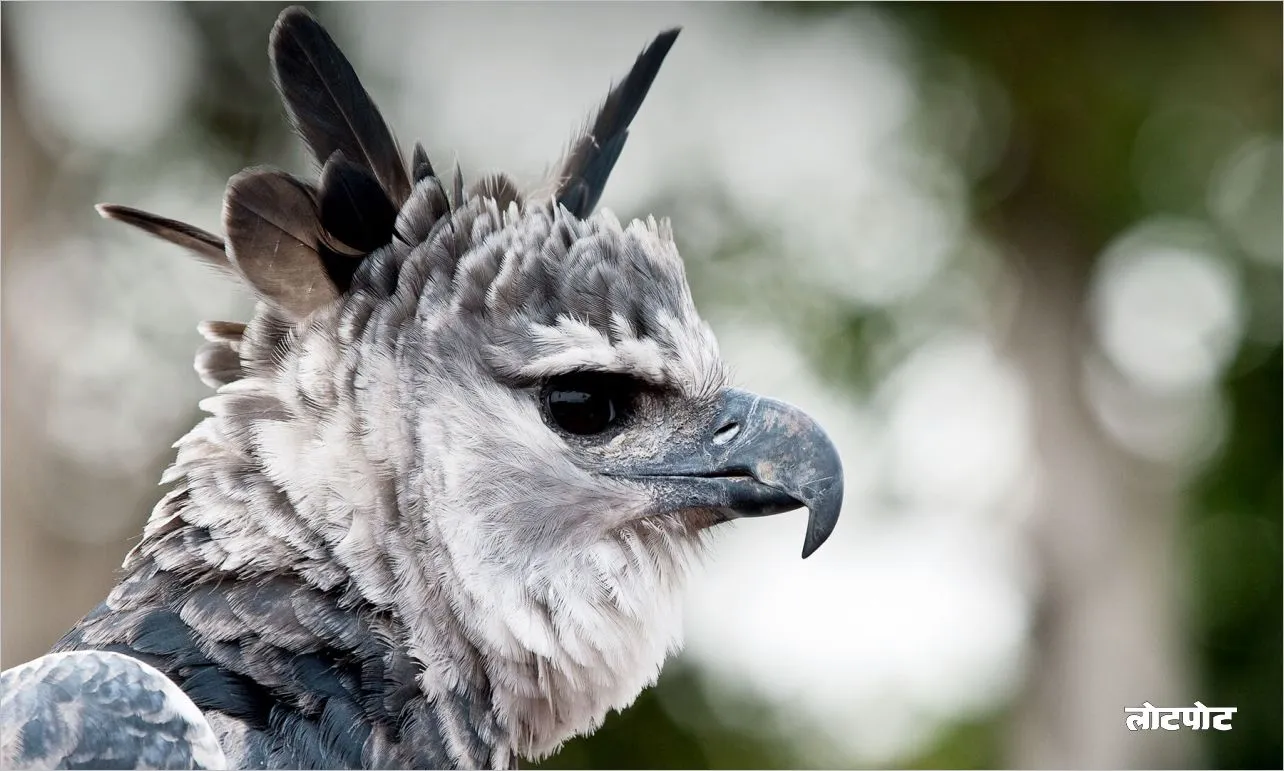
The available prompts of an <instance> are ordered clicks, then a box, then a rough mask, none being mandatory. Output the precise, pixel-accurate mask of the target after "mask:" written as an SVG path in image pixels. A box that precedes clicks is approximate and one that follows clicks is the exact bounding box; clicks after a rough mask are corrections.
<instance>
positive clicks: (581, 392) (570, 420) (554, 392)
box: [544, 372, 637, 436]
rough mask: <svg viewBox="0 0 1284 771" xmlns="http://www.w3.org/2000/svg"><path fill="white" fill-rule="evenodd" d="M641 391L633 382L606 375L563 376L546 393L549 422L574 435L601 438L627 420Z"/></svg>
mask: <svg viewBox="0 0 1284 771" xmlns="http://www.w3.org/2000/svg"><path fill="white" fill-rule="evenodd" d="M636 393H637V387H636V384H635V382H634V381H633V379H632V378H630V377H628V376H625V375H616V374H611V373H605V372H577V373H573V374H569V375H560V376H558V377H555V378H553V379H552V380H550V381H549V383H548V385H547V386H546V387H545V389H544V409H545V410H547V411H548V417H549V420H551V421H552V422H553V424H554V425H556V426H557V427H558V428H561V429H562V430H563V431H566V432H567V433H570V434H578V435H580V436H587V435H590V434H600V433H602V432H603V431H605V430H607V429H608V428H610V427H611V426H613V425H615V424H616V423H618V422H619V421H621V420H623V419H624V418H625V417H626V416H627V414H628V411H629V408H630V407H631V406H632V404H633V398H634V396H635V395H636Z"/></svg>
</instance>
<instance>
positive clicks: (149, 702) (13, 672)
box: [0, 651, 227, 769]
mask: <svg viewBox="0 0 1284 771" xmlns="http://www.w3.org/2000/svg"><path fill="white" fill-rule="evenodd" d="M0 723H3V729H2V730H3V741H0V767H3V768H14V769H16V768H226V767H227V761H226V759H225V758H224V756H223V751H222V750H221V749H220V748H219V745H218V742H217V740H216V738H215V736H214V732H213V730H212V729H211V728H210V725H209V723H208V722H207V721H206V720H205V718H204V716H203V715H201V712H200V710H199V709H197V707H196V705H194V704H193V703H192V701H191V699H189V698H188V697H187V695H186V694H184V693H183V691H181V690H179V688H178V686H177V685H175V684H174V683H173V682H172V681H171V680H169V678H167V677H166V676H165V675H163V674H161V673H160V672H159V671H157V670H156V669H155V668H153V667H151V666H148V665H147V664H145V663H143V662H142V661H139V660H138V659H135V658H132V657H129V656H124V655H121V654H118V653H110V652H105V651H80V652H75V653H56V654H50V655H47V656H43V657H41V658H39V659H36V660H35V661H32V662H30V663H28V664H24V665H22V666H19V667H14V668H13V669H9V670H6V671H5V672H4V673H3V674H2V675H0Z"/></svg>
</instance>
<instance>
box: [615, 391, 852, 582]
mask: <svg viewBox="0 0 1284 771" xmlns="http://www.w3.org/2000/svg"><path fill="white" fill-rule="evenodd" d="M629 472H630V473H628V474H622V476H628V477H631V478H633V479H636V480H638V481H645V482H647V483H649V484H651V485H653V486H654V487H655V488H656V489H657V493H658V495H659V496H660V499H661V500H662V501H663V503H664V505H665V508H666V509H668V510H671V511H678V510H682V509H691V508H704V509H714V510H717V511H719V512H720V513H721V514H722V516H724V517H726V518H728V519H735V518H739V517H762V516H768V515H771V514H780V513H782V512H786V511H792V510H793V509H796V508H799V507H800V506H806V507H807V510H808V512H809V517H808V519H807V536H806V539H805V540H804V541H803V551H802V556H803V557H804V558H806V557H808V556H810V555H811V554H812V553H813V552H814V551H816V549H818V548H820V545H821V544H822V543H824V542H825V540H826V539H828V538H829V535H830V533H832V532H833V531H834V526H835V525H836V524H838V514H839V511H840V510H841V509H842V505H843V466H842V462H841V461H840V460H839V458H838V451H837V450H836V449H835V448H834V444H833V442H831V441H830V440H829V437H828V436H827V435H826V434H825V431H824V429H822V428H821V427H820V426H819V425H817V424H816V421H814V420H812V419H811V417H810V416H808V415H807V414H806V413H804V412H803V411H801V410H799V409H798V408H796V407H793V406H791V405H788V404H785V403H784V402H779V401H776V400H774V399H767V398H765V397H762V396H758V395H757V394H752V393H749V392H747V391H741V390H738V389H727V390H725V391H723V392H722V394H721V398H720V400H719V403H718V405H717V407H716V409H715V410H714V412H713V417H712V420H710V421H709V422H708V424H707V425H706V426H705V427H704V428H703V429H702V430H701V431H700V432H699V433H698V434H697V436H696V437H695V438H694V440H692V441H686V442H680V443H676V444H673V445H671V446H669V447H667V448H665V450H664V451H663V452H661V453H660V454H659V455H658V456H657V457H654V458H652V459H650V460H649V461H647V462H646V463H645V464H644V465H643V467H641V468H633V469H630V470H629Z"/></svg>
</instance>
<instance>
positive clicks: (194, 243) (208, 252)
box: [94, 203, 237, 275]
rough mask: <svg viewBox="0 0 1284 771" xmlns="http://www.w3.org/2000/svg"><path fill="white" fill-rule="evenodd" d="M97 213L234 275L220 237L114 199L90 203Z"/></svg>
mask: <svg viewBox="0 0 1284 771" xmlns="http://www.w3.org/2000/svg"><path fill="white" fill-rule="evenodd" d="M94 208H95V209H97V210H98V213H99V214H100V215H101V216H102V217H103V218H104V219H109V220H117V221H118V222H123V223H125V224H126V225H133V226H134V227H136V228H138V229H139V230H142V231H145V232H147V233H150V234H151V235H153V236H156V237H157V238H162V239H164V240H166V241H169V242H170V243H171V244H176V245H178V246H181V247H183V248H184V249H186V250H188V251H189V252H191V253H192V254H195V255H196V256H197V257H200V258H201V261H202V262H204V263H205V264H207V265H209V266H211V267H214V268H218V269H219V270H221V271H223V272H224V273H230V274H232V275H237V273H236V270H235V269H234V268H233V267H232V263H231V262H230V261H229V260H228V259H227V250H226V247H225V246H224V244H223V239H221V238H219V237H218V236H216V235H214V234H213V233H207V232H206V231H204V230H201V229H200V228H198V227H196V226H195V225H189V224H187V223H186V222H179V221H178V220H172V219H167V218H165V217H161V216H160V215H157V214H152V213H150V212H145V211H142V210H141V209H134V208H131V207H129V206H119V205H117V204H114V203H100V204H98V205H97V206H95V207H94Z"/></svg>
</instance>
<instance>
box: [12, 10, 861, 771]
mask: <svg viewBox="0 0 1284 771" xmlns="http://www.w3.org/2000/svg"><path fill="white" fill-rule="evenodd" d="M676 37H677V30H671V31H668V32H665V33H663V34H661V35H659V36H658V37H657V38H656V39H655V40H654V42H652V43H651V45H650V46H648V47H647V48H646V49H645V50H644V51H643V52H642V53H641V55H640V56H639V57H638V59H637V61H636V63H635V65H634V67H633V69H632V70H631V71H630V72H629V74H628V75H627V77H625V79H624V80H623V81H621V82H620V83H619V84H617V85H616V86H615V87H614V88H613V89H612V90H611V92H610V94H609V95H608V96H607V98H606V101H605V103H604V104H603V106H602V107H601V109H600V110H599V112H598V114H597V116H596V118H595V119H594V120H593V121H592V122H591V123H590V124H589V125H588V127H587V129H586V130H585V131H584V132H583V133H582V134H581V135H580V136H579V137H578V138H577V139H576V140H575V141H574V142H573V144H572V145H571V147H570V150H569V152H568V153H567V156H566V158H565V159H564V160H563V162H562V163H561V165H560V167H559V169H558V172H557V174H556V176H555V178H554V179H553V180H552V182H551V184H550V185H549V186H548V189H547V190H546V191H544V192H542V193H530V194H527V195H523V194H521V193H519V192H518V190H517V189H516V187H515V186H514V184H513V183H512V182H511V181H510V180H509V179H508V178H507V177H504V176H502V175H495V176H490V177H486V178H483V179H481V180H479V181H478V182H477V183H476V184H474V185H471V186H469V187H465V185H464V183H463V181H462V178H461V175H460V174H459V172H458V169H457V168H456V171H455V173H454V174H453V179H452V180H451V181H450V182H449V183H447V182H446V181H444V179H443V178H442V177H440V176H438V174H437V172H436V171H435V170H434V168H433V166H432V164H431V163H430V162H429V160H428V158H427V155H426V154H425V153H424V151H423V148H422V146H420V145H416V146H415V149H414V152H413V154H412V157H411V161H410V163H409V165H407V164H406V163H405V161H404V160H403V155H402V153H401V151H400V149H399V148H398V146H397V143H396V142H395V140H394V139H393V136H392V133H391V132H390V131H389V129H388V127H387V125H386V124H385V122H384V119H383V117H382V116H381V115H380V113H379V111H378V110H377V109H376V108H375V105H374V103H373V101H372V100H371V98H370V96H369V95H368V94H367V93H366V91H365V89H364V88H363V87H362V86H361V83H360V82H359V81H358V79H357V77H356V74H355V73H354V71H353V70H352V67H351V65H350V64H349V63H348V61H347V60H346V59H345V58H344V56H343V55H342V53H341V52H340V51H339V49H338V47H337V46H336V44H335V43H334V41H333V40H332V39H331V37H330V36H329V34H328V33H327V32H326V31H325V30H324V29H323V28H322V27H321V26H320V24H318V22H317V21H316V20H315V19H314V18H313V17H312V16H311V15H309V14H308V13H307V12H306V11H304V10H302V9H300V8H290V9H287V10H286V11H285V12H283V13H282V14H281V16H280V18H279V19H278V21H277V23H276V26H275V28H274V29H273V31H272V35H271V43H270V52H271V61H272V65H273V69H274V72H275V77H276V82H277V85H278V87H279V90H280V93H281V96H282V98H283V99H284V102H285V105H286V108H287V111H288V112H289V115H290V118H291V120H292V121H293V123H294V126H295V128H296V129H297V130H298V132H299V134H300V135H301V136H302V137H303V139H304V141H305V142H306V143H307V146H308V147H309V149H310V150H311V152H312V154H313V155H314V156H315V158H316V160H317V162H318V164H319V165H320V166H321V172H320V177H319V179H318V180H316V181H308V180H303V179H299V178H296V177H294V176H291V175H290V174H287V173H285V172H282V171H279V170H276V169H272V168H267V167H257V168H251V169H248V170H246V171H243V172H241V173H240V174H238V175H236V176H235V177H233V178H232V179H231V180H230V181H229V183H228V186H227V192H226V196H225V198H224V207H223V226H224V229H225V231H226V236H225V237H222V238H220V237H219V236H217V235H213V234H210V233H207V232H204V231H202V230H200V229H198V228H195V227H192V226H190V225H187V224H184V223H180V222H176V221H173V220H168V219H165V218H162V217H159V216H157V215H153V214H148V213H145V212H141V211H138V210H135V209H130V208H127V207H123V206H110V205H108V206H102V207H100V209H99V210H100V212H101V213H102V214H103V216H105V217H108V218H110V219H116V220H120V221H123V222H126V223H128V224H131V225H134V226H137V227H139V228H142V229H143V230H145V231H147V232H149V233H151V234H152V235H155V236H158V237H160V238H163V239H166V240H168V241H171V242H173V243H176V244H178V245H180V246H183V247H186V248H187V249H188V250H189V251H191V252H193V253H194V254H195V255H196V256H198V257H199V258H200V259H202V260H204V261H205V262H207V263H209V264H210V265H212V266H214V267H215V268H217V269H219V270H221V271H223V272H224V273H226V274H228V275H230V276H232V277H234V278H236V279H237V280H239V281H240V282H242V283H243V284H245V285H246V286H247V287H249V288H250V289H251V290H252V291H253V292H254V294H255V296H256V297H257V299H258V304H257V306H256V309H255V312H254V314H253V317H252V318H251V319H250V321H249V323H248V324H240V323H232V322H206V323H203V324H202V325H201V327H200V329H201V332H202V333H203V335H204V336H205V337H206V338H207V339H208V342H207V343H205V345H204V347H203V348H202V349H201V350H200V352H199V354H198V356H197V360H196V367H197V370H198V372H199V373H200V374H201V376H202V378H203V379H204V380H205V381H206V382H207V383H209V384H210V385H211V386H213V387H216V388H217V393H216V395H214V396H212V397H210V398H208V399H206V400H205V401H204V402H202V405H201V406H202V408H203V409H204V410H205V411H206V412H208V413H209V417H206V418H205V419H203V420H202V421H201V422H200V423H199V424H198V425H197V426H196V427H195V428H194V429H193V430H192V431H191V432H190V433H188V434H187V435H186V436H184V437H183V438H182V439H180V440H179V441H178V443H177V444H176V447H177V458H176V460H175V462H174V464H173V465H172V466H171V467H170V468H169V469H168V470H167V471H166V473H165V475H164V476H163V479H162V481H163V482H164V483H168V484H170V485H172V488H171V490H170V492H169V493H168V494H167V495H165V497H164V498H163V499H162V500H161V501H160V503H158V504H157V506H156V508H155V509H154V511H153V512H152V515H151V517H150V519H149V521H148V523H147V526H146V529H145V531H144V534H143V537H142V540H141V542H140V543H139V544H138V545H137V546H136V547H135V548H134V549H133V550H132V551H131V552H130V554H129V555H128V556H127V557H126V559H125V562H124V565H123V567H122V574H123V577H122V579H121V581H120V583H119V584H117V585H116V586H115V588H113V589H112V591H111V592H110V594H109V595H108V597H107V599H106V600H105V601H104V602H103V603H102V604H100V605H99V606H98V607H97V608H95V609H94V610H93V611H91V612H90V613H89V614H88V615H87V616H85V617H84V618H83V619H82V620H81V621H80V622H79V623H78V624H76V626H75V627H74V628H73V629H72V630H71V631H70V632H68V633H67V634H66V636H65V637H63V639H62V640H61V641H60V642H58V644H57V645H56V646H55V648H54V652H53V653H51V654H49V655H46V656H44V657H42V658H40V659H37V660H36V661H33V662H31V663H29V664H26V665H23V666H20V667H16V668H14V669H11V670H9V671H7V672H5V673H4V674H3V681H2V685H3V693H2V694H0V713H2V715H0V716H2V717H3V731H4V736H3V743H2V744H0V765H3V767H5V768H13V767H32V766H36V767H65V768H135V767H173V768H180V767H184V768H214V767H222V766H224V765H228V766H232V767H244V768H394V767H417V768H464V767H490V768H504V767H511V766H513V765H515V763H516V762H517V760H518V759H519V758H539V757H542V756H545V755H547V754H549V753H550V752H552V751H553V750H555V749H556V748H557V747H558V746H559V745H560V744H561V743H562V742H564V741H566V740H567V739H568V738H570V737H573V736H576V735H578V734H583V733H587V732H591V731H592V730H594V729H595V728H596V727H597V726H598V725H599V724H600V723H601V721H602V719H603V718H604V717H605V715H606V714H607V713H608V712H609V711H610V710H612V709H623V708H624V707H626V706H628V705H629V704H630V703H631V702H632V701H633V700H634V699H635V698H636V696H637V695H638V693H639V692H640V691H641V690H642V689H643V688H645V687H647V686H648V685H650V684H651V683H653V682H654V681H655V679H656V677H657V675H658V674H659V671H660V667H661V665H662V663H663V661H664V659H665V658H666V656H667V655H668V654H670V653H671V652H673V651H674V650H676V648H677V647H678V645H679V640H680V635H681V630H680V620H681V619H680V595H681V590H682V587H683V584H684V580H685V577H686V574H687V568H688V566H689V565H690V564H691V563H692V561H693V559H694V558H696V557H697V555H698V552H699V551H700V547H701V539H702V537H703V535H704V534H705V533H706V532H707V530H708V529H709V528H711V527H712V526H714V525H717V524H718V523H721V522H724V521H727V520H731V519H735V518H738V517H745V516H761V515H769V514H777V513H781V512H785V511H790V510H793V509H796V508H799V507H803V506H805V507H806V508H807V509H808V510H809V512H810V514H809V520H808V526H807V531H806V538H805V542H804V546H803V556H804V557H806V556H807V555H809V554H810V553H812V552H813V551H814V550H815V549H816V548H817V547H819V546H820V544H821V543H822V542H824V541H825V539H826V538H827V537H828V536H829V534H830V532H831V531H832V530H833V528H834V525H835V523H836V521H837V518H838V513H839V509H840V507H841V502H842V469H841V465H840V463H839V459H838V455H837V452H836V451H835V449H834V446H833V444H832V443H831V442H830V441H829V439H828V438H827V437H826V435H825V433H824V432H823V430H822V429H821V428H820V427H819V426H818V425H817V424H816V423H815V421H813V420H812V419H811V418H809V417H808V416H807V415H805V414H804V413H802V412H801V411H799V410H798V409H796V408H794V407H791V406H789V405H786V404H784V403H781V402H779V401H774V400H771V399H768V398H765V397H762V396H757V395H755V394H752V393H748V392H746V391H743V390H738V389H735V388H732V387H730V386H729V384H728V375H727V372H726V369H725V367H724V366H723V363H722V361H721V359H720V357H719V354H718V349H717V345H716V342H715V340H714V337H713V334H712V332H711V330H710V328H709V327H708V325H707V324H706V323H705V322H704V321H702V320H701V318H700V316H699V315H698V313H697V312H696V308H695V305H694V303H693V302H692V298H691V294H690V291H689V289H688V286H687V282H686V279H685V276H684V273H683V264H682V260H681V258H680V257H679V255H678V251H677V248H676V247H675V245H674V241H673V235H672V232H671V230H670V226H669V225H668V223H667V222H660V223H657V222H656V221H655V220H654V219H648V220H647V221H645V222H641V221H634V222H632V223H631V224H628V225H627V226H626V225H622V224H621V223H620V222H619V221H618V220H617V219H616V218H615V217H614V216H612V215H611V214H610V213H608V212H605V211H602V212H598V213H594V212H593V210H594V208H595V206H596V204H597V201H598V199H599V197H600V196H601V194H602V190H603V187H604V185H605V184H606V180H607V176H608V175H609V173H610V171H611V168H612V166H613V165H614V164H615V161H616V159H617V158H618V157H619V155H620V150H621V148H622V147H623V145H624V141H625V139H626V137H627V136H628V126H629V123H630V121H631V120H632V119H633V117H634V115H635V114H636V112H637V110H638V108H639V106H640V104H641V102H642V99H643V97H644V96H645V95H646V93H647V91H648V89H649V88H650V86H651V83H652V81H653V80H654V78H655V76H656V73H657V71H658V69H659V66H660V63H661V61H662V60H663V59H664V57H665V55H666V53H667V52H668V50H669V48H670V47H671V46H672V44H673V42H674V40H675V39H676Z"/></svg>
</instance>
